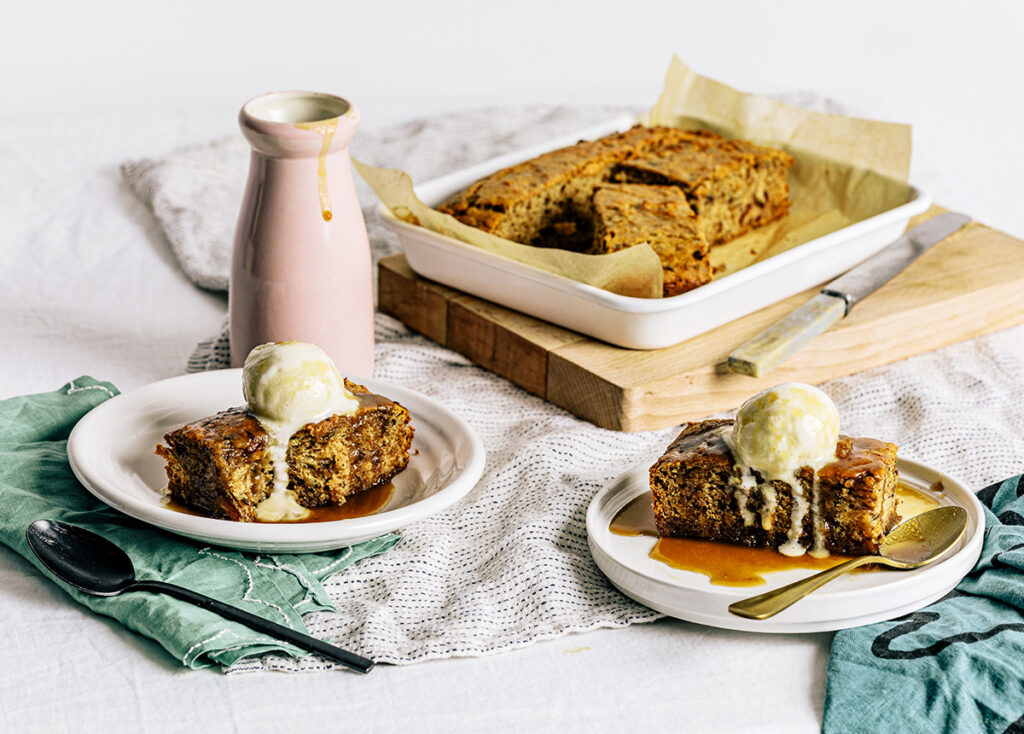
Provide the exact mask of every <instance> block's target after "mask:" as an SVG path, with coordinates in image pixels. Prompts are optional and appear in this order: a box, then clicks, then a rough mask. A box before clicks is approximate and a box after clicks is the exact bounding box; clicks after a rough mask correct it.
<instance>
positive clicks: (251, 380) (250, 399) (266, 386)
mask: <svg viewBox="0 0 1024 734" xmlns="http://www.w3.org/2000/svg"><path fill="white" fill-rule="evenodd" d="M242 392H243V394H244V395H245V402H246V403H247V404H248V406H249V410H250V411H252V412H253V413H255V414H257V415H259V416H262V417H265V418H269V419H270V420H271V421H275V422H277V423H281V424H286V425H292V426H296V425H303V424H305V423H310V422H313V421H316V420H321V419H323V418H326V417H327V416H329V415H334V414H347V413H353V412H355V410H356V408H357V407H358V404H359V403H358V401H357V400H356V398H355V396H354V395H352V393H350V392H349V391H348V390H346V389H345V381H344V380H343V379H342V377H341V374H340V373H339V372H338V368H337V367H335V366H334V362H332V361H331V358H330V357H328V356H327V354H326V353H325V352H324V350H322V349H321V348H320V347H318V346H316V345H315V344H306V343H304V342H295V341H291V342H274V343H270V344H261V345H260V346H258V347H256V348H255V349H253V350H252V351H251V352H249V355H248V356H247V357H246V358H245V366H244V368H243V369H242Z"/></svg>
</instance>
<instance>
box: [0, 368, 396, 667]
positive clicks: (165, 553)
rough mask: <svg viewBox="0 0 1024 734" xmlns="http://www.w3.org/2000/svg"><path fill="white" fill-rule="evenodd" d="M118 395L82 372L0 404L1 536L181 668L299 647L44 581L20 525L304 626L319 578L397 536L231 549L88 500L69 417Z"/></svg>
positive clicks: (143, 601)
mask: <svg viewBox="0 0 1024 734" xmlns="http://www.w3.org/2000/svg"><path fill="white" fill-rule="evenodd" d="M116 395H117V388H115V387H114V386H113V385H112V384H110V383H109V382H100V381H97V380H94V379H92V378H90V377H80V378H78V379H77V380H72V381H71V382H69V383H67V384H66V385H64V386H63V387H61V388H60V389H59V390H55V391H54V392H49V393H40V394H37V395H25V396H21V397H16V398H11V399H8V400H4V401H0V506H2V507H3V512H2V513H0V542H2V543H3V544H4V545H7V546H9V547H10V548H12V549H13V550H14V551H16V552H17V553H19V554H21V555H22V556H24V557H25V558H26V559H28V561H29V562H30V563H32V564H33V565H34V566H35V567H36V568H38V569H39V571H40V573H41V574H43V575H45V576H47V577H49V578H50V579H51V580H53V581H54V583H57V584H58V585H59V586H61V588H63V589H64V590H65V591H66V592H67V593H68V595H69V596H70V597H71V598H72V599H74V600H75V601H76V602H78V603H79V604H82V605H83V606H86V607H88V608H89V609H91V610H93V611H94V612H97V613H99V614H104V615H106V616H109V617H113V618H114V619H116V620H118V621H119V622H120V623H121V624H123V625H124V626H125V627H127V628H129V629H131V630H134V631H136V632H138V633H140V634H143V635H145V636H146V637H150V638H152V639H154V640H156V641H157V642H158V643H160V644H161V645H162V646H163V647H164V648H165V649H166V650H167V652H168V653H170V654H171V655H172V656H173V657H174V658H175V659H176V660H178V661H180V662H181V663H182V664H183V665H187V666H189V667H193V668H198V667H203V666H207V665H211V664H217V665H221V666H224V667H225V668H226V667H230V666H231V665H232V664H234V663H235V662H236V661H237V660H239V659H240V658H243V657H247V656H249V655H259V654H261V653H267V652H275V653H282V654H287V655H292V656H296V657H298V656H301V655H305V654H306V653H305V652H304V651H302V650H299V649H298V648H296V647H294V646H292V645H290V644H287V643H284V642H281V641H279V640H275V639H271V638H268V637H266V636H265V635H262V634H260V633H256V632H253V631H251V630H249V629H248V628H247V627H244V626H242V625H239V624H236V623H234V622H228V621H226V620H224V619H222V618H221V617H219V616H217V615H216V614H213V613H211V612H207V611H204V610H202V609H199V608H197V607H194V606H192V605H190V604H185V603H184V602H180V601H178V600H175V599H171V598H170V597H167V596H163V595H159V594H149V593H131V594H124V595H122V596H119V597H111V598H101V597H94V596H89V595H87V594H83V593H81V592H79V591H77V590H75V589H73V588H71V587H70V586H68V585H67V584H64V583H63V582H60V581H57V580H56V579H53V577H52V576H51V575H50V573H49V572H48V571H46V570H45V569H44V568H43V567H42V565H41V564H40V563H39V561H38V560H37V559H36V557H35V555H34V554H33V553H32V551H31V550H30V549H29V547H28V543H27V541H26V540H25V529H26V528H27V527H28V526H29V525H30V524H31V523H32V522H34V521H35V520H38V519H41V518H47V519H53V520H63V521H65V522H70V523H74V524H76V525H81V526H83V527H86V528H88V529H90V530H93V531H95V532H97V533H99V534H100V535H103V536H104V537H106V538H107V539H109V540H111V541H113V542H114V543H116V544H117V545H118V546H120V547H121V548H122V549H124V551H125V552H126V553H128V555H129V556H130V557H131V559H132V562H133V563H134V564H135V568H136V572H137V575H138V577H139V578H148V579H160V580H163V581H168V582H170V583H174V584H179V585H181V586H185V587H188V588H190V589H194V590H196V591H199V592H201V593H204V594H207V595H209V596H212V597H214V598H216V599H219V600H221V601H224V602H227V603H228V604H233V605H235V606H238V607H241V608H242V609H245V610H246V611H249V612H251V613H253V614H257V615H259V616H261V617H264V618H266V619H269V620H271V621H273V622H277V623H278V624H283V625H285V626H287V627H291V628H293V629H296V630H299V631H303V632H305V631H306V627H305V625H304V623H303V621H302V615H303V614H306V613H309V612H315V611H334V607H333V605H332V603H331V600H330V598H329V597H328V595H327V592H326V590H325V589H324V587H323V585H322V582H323V581H324V580H325V579H326V578H327V577H329V576H330V575H332V574H334V573H336V572H338V571H340V570H342V569H344V568H345V567H346V566H348V565H350V564H352V563H355V562H356V561H358V560H360V559H362V558H366V557H368V556H372V555H377V554H379V553H383V552H385V551H386V550H388V549H389V548H391V547H392V546H393V545H395V543H397V542H398V540H399V536H397V535H394V534H390V535H385V536H382V537H380V538H376V539H374V540H369V541H366V542H364V543H359V544H358V545H355V546H352V547H351V548H343V549H341V550H338V551H336V552H334V553H319V554H303V555H302V556H294V555H256V554H252V553H239V552H237V551H232V550H228V549H224V548H218V547H212V546H205V545H203V544H201V543H197V542H194V541H191V540H189V539H186V538H182V537H179V536H176V535H173V534H171V533H166V532H164V531H162V530H158V529H156V528H153V527H151V526H148V525H146V524H145V523H142V522H140V521H137V520H134V519H132V518H130V517H128V516H126V515H123V514H121V513H119V512H117V511H115V510H113V509H111V508H109V507H107V506H106V505H105V504H103V503H102V502H100V501H99V500H97V499H95V498H94V497H93V496H92V495H91V494H90V493H89V492H88V491H86V489H85V488H84V487H82V485H81V484H79V482H78V481H77V480H76V479H75V477H74V475H73V474H72V472H71V468H70V466H69V465H68V459H67V438H68V435H69V434H70V433H71V429H72V428H73V427H74V425H75V424H76V423H77V422H78V420H79V419H80V418H81V417H82V416H84V415H85V414H86V413H87V412H89V411H90V410H91V409H92V408H94V407H95V406H97V405H99V404H100V403H102V402H104V401H106V400H109V399H110V398H112V397H114V396H116Z"/></svg>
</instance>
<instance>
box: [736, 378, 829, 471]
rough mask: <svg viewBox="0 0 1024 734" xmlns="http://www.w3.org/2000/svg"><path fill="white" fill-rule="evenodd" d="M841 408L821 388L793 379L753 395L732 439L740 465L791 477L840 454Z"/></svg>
mask: <svg viewBox="0 0 1024 734" xmlns="http://www.w3.org/2000/svg"><path fill="white" fill-rule="evenodd" d="M838 440H839V412H838V411H837V410H836V406H835V404H834V403H833V402H832V400H831V399H830V398H829V396H828V395H826V394H825V393H823V392H822V391H821V390H819V389H818V388H816V387H811V386H810V385H804V384H801V383H799V382H787V383H785V384H782V385H777V386H776V387H772V388H769V389H767V390H765V391H764V392H760V393H758V394H757V395H755V396H754V397H752V398H750V399H749V400H748V401H747V402H745V403H744V404H743V405H742V406H740V409H739V411H738V412H737V413H736V422H735V423H734V424H733V429H732V434H731V436H730V437H729V444H730V447H731V448H732V452H733V455H734V456H735V458H736V461H737V463H738V464H740V465H742V466H749V467H750V468H752V469H756V470H757V471H758V472H759V473H761V474H762V475H763V476H765V477H766V478H768V479H785V480H787V481H788V480H790V479H792V477H793V473H794V472H796V470H797V469H799V468H800V467H802V466H809V467H811V468H813V469H820V468H821V467H822V466H824V465H825V464H827V463H829V462H830V461H832V460H833V459H834V458H835V454H836V442H837V441H838Z"/></svg>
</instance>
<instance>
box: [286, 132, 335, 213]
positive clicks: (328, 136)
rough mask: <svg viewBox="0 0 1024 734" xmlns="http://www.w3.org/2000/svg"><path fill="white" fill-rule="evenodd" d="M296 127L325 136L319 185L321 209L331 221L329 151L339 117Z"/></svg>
mask: <svg viewBox="0 0 1024 734" xmlns="http://www.w3.org/2000/svg"><path fill="white" fill-rule="evenodd" d="M295 127H297V128H299V129H300V130H312V131H313V132H315V133H317V134H318V135H320V137H321V138H323V144H322V145H321V146H320V155H318V156H317V158H316V173H317V187H318V188H319V190H320V210H321V211H322V212H323V216H324V221H325V222H329V221H331V217H332V216H333V215H332V214H331V199H330V197H329V196H328V195H327V153H328V152H330V150H331V141H333V140H334V132H335V131H336V130H337V129H338V118H337V117H332V118H331V119H329V120H316V121H315V122H297V123H295Z"/></svg>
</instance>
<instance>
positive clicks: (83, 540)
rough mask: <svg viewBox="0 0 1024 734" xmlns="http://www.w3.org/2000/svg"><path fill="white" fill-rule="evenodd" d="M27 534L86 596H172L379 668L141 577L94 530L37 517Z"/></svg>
mask: <svg viewBox="0 0 1024 734" xmlns="http://www.w3.org/2000/svg"><path fill="white" fill-rule="evenodd" d="M25 537H26V538H27V539H28V544H29V546H30V547H31V548H32V552H33V553H35V554H36V556H37V557H38V558H39V560H40V561H42V562H43V565H44V566H46V567H47V568H48V569H50V572H51V573H53V575H54V576H56V577H57V578H59V579H61V580H62V581H65V582H66V583H69V584H71V585H72V586H74V587H75V588H76V589H79V590H81V591H84V592H85V593H86V594H92V595H93V596H117V595H118V594H123V593H124V592H126V591H150V592H153V593H155V594H167V595H168V596H173V597H174V598H175V599H181V600H182V601H187V602H188V603H189V604H195V605H196V606H197V607H201V608H203V609H208V610H210V611H212V612H216V613H217V614H219V615H220V616H222V617H225V618H227V619H230V620H233V621H235V622H240V623H241V624H244V625H245V626H247V627H250V628H251V629H254V630H257V631H259V632H263V633H265V634H268V635H271V636H272V637H277V638H279V639H282V640H287V641H288V642H290V643H292V644H293V645H297V646H298V647H301V648H302V649H304V650H309V651H310V652H315V653H317V654H318V655H322V656H324V657H325V658H329V659H330V660H335V661H337V662H339V663H341V664H342V665H344V666H345V667H346V668H351V669H352V670H356V671H359V672H360V673H369V672H370V671H371V670H372V669H373V661H372V660H369V659H367V658H364V657H362V656H360V655H356V654H355V653H351V652H349V651H347V650H342V649H341V648H340V647H335V646H334V645H329V644H327V643H326V642H321V641H320V640H318V639H316V638H314V637H310V636H309V635H304V634H302V633H301V632H296V631H295V630H292V629H289V628H288V627H283V626H281V625H279V624H274V623H273V622H269V621H267V620H265V619H263V618H262V617H257V616H256V615H255V614H249V612H246V611H243V610H241V609H239V608H238V607H233V606H231V605H229V604H224V603H222V602H219V601H217V600H216V599H211V598H210V597H208V596H203V595H202V594H199V593H196V592H195V591H190V590H189V589H186V588H184V587H181V586H175V585H174V584H167V583H164V582H163V581H146V580H142V581H139V580H136V578H135V566H133V565H132V559H131V558H129V557H128V554H127V553H125V552H124V551H123V550H121V549H120V548H118V547H117V546H116V545H114V544H113V543H111V542H110V541H109V540H107V539H106V538H104V537H103V536H101V535H97V534H96V533H94V532H92V531H91V530H86V529H85V528H81V527H78V526H77V525H69V524H68V523H66V522H60V521H59V520H36V521H35V522H34V523H32V524H31V525H29V526H28V528H27V529H26V530H25Z"/></svg>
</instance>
